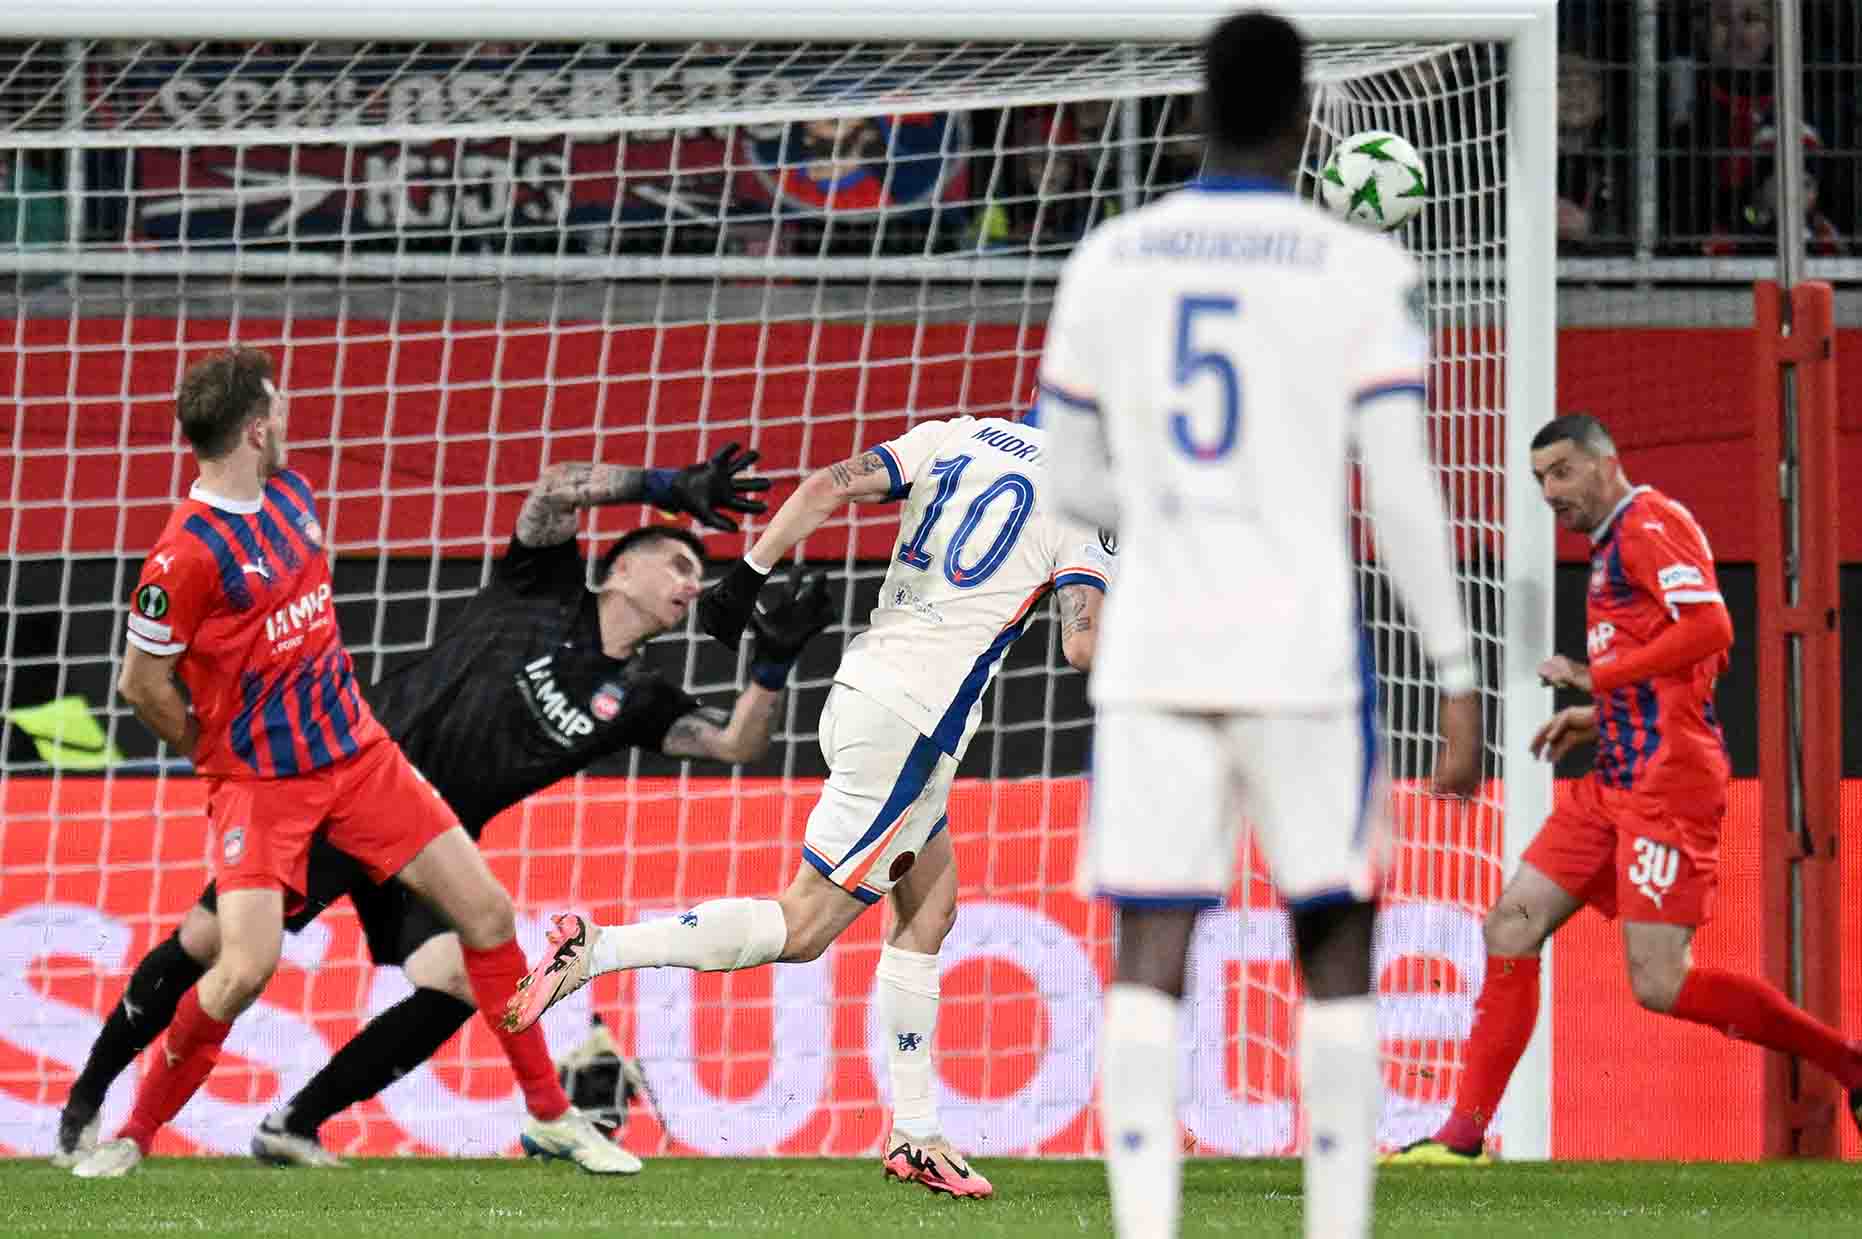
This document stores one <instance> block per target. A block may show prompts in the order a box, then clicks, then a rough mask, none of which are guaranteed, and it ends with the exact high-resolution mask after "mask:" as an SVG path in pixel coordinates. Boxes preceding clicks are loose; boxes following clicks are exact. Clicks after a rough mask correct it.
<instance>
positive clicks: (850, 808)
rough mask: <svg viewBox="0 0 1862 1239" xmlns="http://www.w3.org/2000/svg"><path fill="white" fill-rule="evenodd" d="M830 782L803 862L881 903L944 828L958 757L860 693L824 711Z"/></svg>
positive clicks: (840, 697) (811, 823)
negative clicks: (945, 812)
mask: <svg viewBox="0 0 1862 1239" xmlns="http://www.w3.org/2000/svg"><path fill="white" fill-rule="evenodd" d="M821 755H822V756H823V757H825V758H827V762H828V781H827V785H826V786H825V787H823V788H822V789H821V799H820V800H818V801H817V802H816V803H815V808H814V812H812V813H810V814H809V815H808V834H807V837H806V839H805V840H804V842H803V844H802V858H803V859H804V860H806V861H807V862H808V863H809V864H811V865H813V866H814V867H815V868H816V869H817V870H819V871H820V873H821V875H822V876H823V877H825V878H826V879H827V880H828V881H830V882H832V883H834V885H836V886H838V887H840V888H841V889H842V890H844V891H846V892H847V893H848V894H850V895H852V896H853V897H854V898H855V899H858V900H859V901H860V902H862V903H878V902H879V899H880V896H882V895H884V894H885V893H886V892H887V891H889V890H891V889H892V885H893V883H895V882H897V881H898V880H899V879H900V878H902V877H904V876H905V873H906V871H907V870H909V869H910V868H911V867H912V862H913V861H914V860H916V859H917V857H918V853H919V852H921V851H923V850H924V846H925V844H926V843H927V842H929V841H930V839H931V837H932V836H933V835H935V834H937V832H938V831H940V830H942V829H944V825H945V819H944V806H945V804H946V803H947V802H948V801H949V800H950V783H951V780H952V779H953V778H955V777H956V774H957V759H956V758H954V757H952V756H950V755H949V754H948V753H945V752H943V751H942V750H940V749H939V748H938V747H937V745H936V744H934V743H932V742H931V740H930V739H928V738H927V737H926V736H924V735H923V734H921V733H920V732H919V730H918V729H917V728H916V727H914V726H912V725H911V724H910V723H908V722H906V721H905V720H904V719H903V718H900V717H899V716H898V715H897V714H894V713H893V712H892V711H891V710H888V709H887V708H886V707H885V706H882V705H880V704H879V703H878V702H877V701H874V700H873V699H872V698H871V697H869V696H867V695H866V694H865V693H863V692H861V691H860V690H859V689H857V688H849V687H848V686H847V685H845V684H836V685H835V686H834V687H833V688H832V689H831V690H830V691H829V692H828V700H827V704H826V705H825V706H823V707H822V709H821Z"/></svg>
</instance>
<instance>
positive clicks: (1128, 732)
mask: <svg viewBox="0 0 1862 1239" xmlns="http://www.w3.org/2000/svg"><path fill="white" fill-rule="evenodd" d="M1373 708H1374V707H1373ZM1388 802H1389V797H1388V795H1387V792H1386V788H1385V785H1384V781H1383V775H1382V771H1381V769H1380V766H1379V763H1378V760H1377V730H1376V720H1375V718H1374V716H1373V715H1372V713H1371V711H1370V710H1369V709H1367V710H1364V711H1355V710H1354V711H1348V712H1341V713H1338V714H1314V715H1296V714H1229V715H1211V714H1178V713H1172V712H1168V711H1161V710H1147V709H1136V708H1130V707H1122V708H1121V707H1112V708H1107V709H1103V710H1101V711H1100V712H1099V718H1098V723H1097V725H1096V728H1095V731H1094V735H1093V785H1092V806H1091V813H1090V816H1089V826H1088V830H1089V834H1088V838H1087V841H1086V846H1085V848H1083V849H1082V851H1081V854H1080V872H1079V878H1080V885H1081V887H1082V888H1083V889H1082V893H1083V894H1096V895H1101V896H1104V897H1106V898H1109V899H1112V900H1114V901H1116V902H1122V903H1129V904H1135V905H1138V906H1143V905H1145V904H1158V905H1172V904H1199V903H1200V904H1216V903H1220V902H1222V899H1223V897H1224V896H1225V895H1226V894H1227V892H1228V889H1229V887H1230V886H1231V884H1232V883H1233V882H1234V879H1235V868H1236V859H1237V858H1236V846H1237V843H1238V841H1239V839H1240V835H1241V829H1242V824H1243V821H1244V819H1245V820H1247V821H1248V822H1249V823H1250V824H1252V826H1253V828H1254V838H1255V842H1256V843H1258V844H1259V845H1260V848H1261V853H1262V855H1263V856H1264V857H1265V859H1266V861H1267V867H1268V872H1269V874H1270V875H1271V876H1272V878H1273V881H1274V885H1275V887H1276V889H1278V891H1279V892H1280V897H1281V898H1282V899H1283V900H1285V901H1286V902H1287V903H1289V904H1292V905H1295V906H1297V905H1299V904H1302V903H1310V902H1321V901H1326V900H1335V899H1347V898H1349V899H1359V900H1367V899H1371V898H1373V897H1374V896H1375V895H1376V893H1377V890H1378V886H1379V884H1380V882H1381V879H1382V875H1383V872H1384V870H1385V868H1386V867H1387V866H1388V864H1389V849H1390V825H1389V803H1388Z"/></svg>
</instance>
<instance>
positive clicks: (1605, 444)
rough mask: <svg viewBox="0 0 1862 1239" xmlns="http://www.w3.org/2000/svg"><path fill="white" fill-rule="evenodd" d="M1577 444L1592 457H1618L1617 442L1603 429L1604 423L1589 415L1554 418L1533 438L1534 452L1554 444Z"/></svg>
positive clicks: (1540, 428) (1581, 414) (1566, 415)
mask: <svg viewBox="0 0 1862 1239" xmlns="http://www.w3.org/2000/svg"><path fill="white" fill-rule="evenodd" d="M1566 442H1570V443H1575V444H1577V445H1578V447H1580V448H1582V449H1583V450H1584V451H1585V452H1586V453H1588V454H1590V455H1592V456H1614V455H1616V440H1615V439H1612V438H1611V437H1610V432H1609V431H1607V430H1605V429H1604V428H1603V423H1602V422H1600V421H1598V420H1597V419H1596V418H1594V417H1592V416H1591V415H1590V414H1588V413H1567V414H1565V415H1564V416H1563V417H1554V418H1553V419H1552V420H1551V421H1549V422H1547V423H1545V425H1543V426H1541V427H1539V433H1538V434H1536V435H1533V436H1532V450H1533V451H1535V452H1536V451H1538V450H1539V449H1540V448H1542V447H1550V446H1552V444H1554V443H1566Z"/></svg>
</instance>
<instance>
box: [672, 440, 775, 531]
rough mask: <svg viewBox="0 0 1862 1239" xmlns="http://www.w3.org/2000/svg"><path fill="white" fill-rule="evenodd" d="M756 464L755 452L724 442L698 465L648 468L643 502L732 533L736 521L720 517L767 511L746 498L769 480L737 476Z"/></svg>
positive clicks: (735, 527)
mask: <svg viewBox="0 0 1862 1239" xmlns="http://www.w3.org/2000/svg"><path fill="white" fill-rule="evenodd" d="M756 461H757V453H756V452H743V451H740V450H739V449H738V446H737V445H736V444H735V443H727V444H725V445H724V448H723V450H721V451H720V452H718V454H717V455H715V456H713V457H712V458H711V459H710V460H707V461H705V462H703V463H702V464H696V465H688V466H687V467H686V468H684V469H648V470H647V471H646V483H645V487H644V489H645V496H646V500H647V502H648V503H651V504H653V505H654V506H655V507H659V508H664V509H665V510H666V511H668V512H683V513H685V514H686V515H687V516H694V517H697V518H698V520H699V522H700V523H702V524H704V525H707V526H709V527H710V528H712V529H722V530H726V531H728V532H731V533H735V532H736V530H737V522H736V521H734V520H732V519H731V518H730V517H728V516H726V515H724V513H725V512H727V511H728V512H749V513H752V514H755V513H758V512H767V511H768V510H769V505H768V504H766V503H764V502H763V501H762V500H761V499H752V498H750V496H751V495H754V494H757V493H759V492H761V491H766V490H768V489H769V479H768V478H759V477H739V476H737V475H738V474H740V473H742V472H743V471H744V470H745V469H748V468H749V467H750V466H751V465H754V464H755V463H756Z"/></svg>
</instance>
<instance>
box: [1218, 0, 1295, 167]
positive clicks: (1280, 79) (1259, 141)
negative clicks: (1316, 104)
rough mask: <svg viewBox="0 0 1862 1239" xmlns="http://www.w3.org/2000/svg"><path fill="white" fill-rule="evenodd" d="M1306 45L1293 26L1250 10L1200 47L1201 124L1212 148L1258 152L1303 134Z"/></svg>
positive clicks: (1228, 21)
mask: <svg viewBox="0 0 1862 1239" xmlns="http://www.w3.org/2000/svg"><path fill="white" fill-rule="evenodd" d="M1306 109H1307V104H1306V42H1305V40H1304V39H1302V38H1301V37H1300V32H1299V31H1298V30H1297V29H1295V28H1294V26H1293V23H1291V22H1289V21H1288V20H1287V19H1286V18H1284V17H1279V16H1276V15H1274V14H1272V13H1263V12H1259V11H1254V10H1251V11H1249V12H1245V13H1237V14H1235V15H1234V16H1232V17H1228V18H1225V19H1224V20H1223V21H1222V22H1221V23H1220V24H1219V25H1217V26H1216V28H1215V29H1214V30H1212V31H1210V32H1209V38H1208V40H1207V41H1206V42H1205V43H1204V44H1203V123H1204V124H1205V125H1206V126H1207V128H1208V134H1209V141H1210V143H1211V144H1212V145H1214V146H1217V147H1219V148H1222V149H1224V150H1226V151H1229V152H1232V153H1235V154H1243V155H1245V154H1250V153H1256V152H1261V151H1262V150H1263V148H1271V147H1277V146H1280V145H1283V144H1285V143H1286V142H1288V141H1289V139H1296V140H1297V139H1303V137H1304V134H1305V130H1306Z"/></svg>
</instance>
